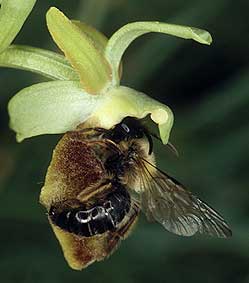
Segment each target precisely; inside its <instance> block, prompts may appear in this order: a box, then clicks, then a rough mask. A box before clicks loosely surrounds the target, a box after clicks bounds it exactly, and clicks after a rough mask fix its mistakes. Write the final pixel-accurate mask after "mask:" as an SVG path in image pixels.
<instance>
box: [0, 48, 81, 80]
mask: <svg viewBox="0 0 249 283" xmlns="http://www.w3.org/2000/svg"><path fill="white" fill-rule="evenodd" d="M0 66H3V67H11V68H16V69H22V70H27V71H31V72H34V73H38V74H41V75H43V76H45V77H48V78H50V79H53V80H79V76H78V74H77V73H76V72H75V70H74V69H73V68H72V66H71V65H70V64H69V62H68V61H67V60H66V59H65V57H63V56H61V55H59V54H57V53H55V52H52V51H48V50H44V49H40V48H35V47H29V46H18V45H11V46H9V47H8V48H7V49H6V50H4V52H2V53H1V54H0Z"/></svg>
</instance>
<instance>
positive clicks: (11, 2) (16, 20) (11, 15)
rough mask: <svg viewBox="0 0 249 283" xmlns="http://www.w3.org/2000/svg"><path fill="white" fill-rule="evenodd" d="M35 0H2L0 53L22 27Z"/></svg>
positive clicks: (0, 10)
mask: <svg viewBox="0 0 249 283" xmlns="http://www.w3.org/2000/svg"><path fill="white" fill-rule="evenodd" d="M35 2H36V0H19V1H16V0H2V1H1V9H0V35H1V38H0V53H1V52H2V51H3V50H4V49H5V48H7V47H8V46H9V45H10V43H11V42H12V40H13V39H14V38H15V37H16V35H17V34H18V32H19V31H20V29H21V28H22V26H23V24H24V22H25V20H26V18H27V17H28V15H29V13H30V12H31V10H32V9H33V7H34V5H35Z"/></svg>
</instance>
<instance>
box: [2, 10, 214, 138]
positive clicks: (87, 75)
mask: <svg viewBox="0 0 249 283" xmlns="http://www.w3.org/2000/svg"><path fill="white" fill-rule="evenodd" d="M47 25H48V29H49V32H50V34H51V35H52V38H53V39H54V41H55V42H56V44H57V45H58V47H59V48H60V49H61V50H62V51H63V53H64V55H65V57H64V56H61V55H59V54H56V53H54V52H51V51H45V50H41V49H37V48H32V47H23V46H11V47H10V48H8V49H7V50H6V51H5V52H4V53H3V54H1V55H0V65H1V64H2V65H7V66H14V67H16V68H22V69H29V70H31V71H33V72H37V73H40V74H43V75H45V76H47V77H49V78H52V79H54V80H55V81H51V82H44V83H39V84H35V85H33V86H30V87H27V88H25V89H23V90H21V91H20V92H19V93H17V94H16V95H15V96H14V97H13V98H12V99H11V100H10V102H9V115H10V126H11V128H12V129H13V130H14V131H15V132H16V133H17V140H18V141H22V140H23V139H25V138H29V137H33V136H37V135H42V134H58V133H65V132H67V131H70V130H73V129H75V128H76V127H77V126H78V125H79V124H81V123H84V122H88V123H91V124H94V125H95V126H98V127H103V128H106V129H109V128H111V127H112V126H113V125H115V124H117V123H119V122H120V121H121V120H122V119H123V118H124V117H127V116H132V117H136V118H139V119H140V118H144V117H145V116H147V115H148V114H150V117H151V119H152V120H153V121H154V122H155V123H156V124H158V127H159V133H160V137H161V140H162V142H163V143H164V144H166V143H167V142H168V139H169V134H170V130H171V128H172V125H173V114H172V111H171V110H170V108H169V107H168V106H166V105H164V104H162V103H160V102H158V101H156V100H154V99H153V98H151V97H149V96H147V95H146V94H143V93H141V92H139V91H137V90H134V89H132V88H129V87H126V86H122V85H120V80H121V71H120V70H121V68H120V65H121V58H122V56H123V54H124V52H125V50H126V48H127V47H128V46H129V45H130V43H131V42H132V41H133V40H135V39H136V38H137V37H139V36H141V35H143V34H146V33H149V32H160V33H165V34H170V35H174V36H178V37H182V38H185V39H193V40H195V41H197V42H200V43H203V44H210V43H211V41H212V39H211V36H210V34H209V33H208V32H207V31H204V30H201V29H197V28H192V27H187V26H178V25H172V24H166V23H160V22H135V23H129V24H127V25H125V26H123V27H122V28H120V29H119V30H118V31H117V32H115V33H114V34H113V35H112V36H111V38H110V39H109V40H108V39H107V38H106V37H105V36H104V35H103V34H102V33H100V32H99V31H97V30H95V29H94V28H92V27H90V26H88V25H86V24H83V23H81V22H77V21H70V20H69V19H68V18H67V17H66V16H65V15H64V14H63V13H62V12H60V11H59V10H58V9H57V8H55V7H52V8H50V9H49V11H48V12H47Z"/></svg>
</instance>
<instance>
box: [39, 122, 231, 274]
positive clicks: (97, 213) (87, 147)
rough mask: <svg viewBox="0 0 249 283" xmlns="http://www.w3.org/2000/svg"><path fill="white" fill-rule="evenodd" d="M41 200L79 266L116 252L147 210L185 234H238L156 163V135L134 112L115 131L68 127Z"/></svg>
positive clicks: (151, 217)
mask: <svg viewBox="0 0 249 283" xmlns="http://www.w3.org/2000/svg"><path fill="white" fill-rule="evenodd" d="M40 201H41V203H42V204H43V205H44V206H45V207H46V208H47V210H48V218H49V221H50V223H51V225H52V228H53V230H54V232H55V234H56V236H57V238H58V240H59V241H60V243H61V245H62V248H63V251H64V255H65V257H66V259H67V261H68V263H69V265H70V266H71V267H72V268H74V269H82V268H84V267H86V266H87V265H89V264H90V263H92V262H94V261H96V260H97V261H99V260H102V259H104V258H106V257H107V256H109V255H110V254H111V253H112V252H113V251H114V250H115V248H116V247H117V245H118V243H119V242H120V240H122V239H124V238H125V237H126V236H128V234H129V233H130V231H131V229H132V227H133V226H134V224H135V222H136V220H137V217H138V214H139V212H140V210H142V211H143V212H144V213H145V215H146V216H147V218H148V219H149V220H150V221H157V222H159V223H160V224H162V225H163V226H164V227H165V228H166V229H167V230H168V231H170V232H173V233H175V234H178V235H183V236H192V235H193V234H195V233H196V232H199V233H201V234H208V235H212V236H217V237H223V238H226V237H229V236H231V234H232V232H231V230H230V228H229V227H228V225H227V223H226V222H225V221H224V219H223V218H222V217H221V216H220V215H219V214H218V213H217V212H216V211H215V210H213V209H212V208H211V207H209V206H208V205H207V204H206V203H204V202H203V201H201V200H200V199H199V198H197V197H196V196H194V195H193V194H192V193H190V192H189V191H188V190H187V189H185V187H184V186H183V185H181V184H180V183H179V182H178V181H176V180H175V179H174V178H172V177H170V176H169V175H168V174H166V173H164V172H163V171H161V170H160V169H158V168H157V167H156V163H155V157H154V154H153V140H152V135H151V134H150V132H149V131H148V130H147V129H146V128H145V127H144V126H143V125H142V124H141V122H140V121H139V120H138V119H135V118H132V117H127V118H125V119H124V120H123V121H121V123H119V124H117V125H115V126H114V127H113V128H112V129H110V130H106V129H103V128H86V127H84V128H83V129H78V130H76V131H73V132H69V133H66V134H65V135H64V137H63V138H62V140H61V141H60V142H59V144H58V145H57V147H56V149H55V151H54V154H53V159H52V162H51V164H50V167H49V170H48V173H47V176H46V181H45V185H44V187H43V189H42V192H41V197H40Z"/></svg>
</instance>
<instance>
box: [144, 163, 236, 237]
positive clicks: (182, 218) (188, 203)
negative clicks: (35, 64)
mask: <svg viewBox="0 0 249 283" xmlns="http://www.w3.org/2000/svg"><path fill="white" fill-rule="evenodd" d="M139 167H140V168H141V174H140V185H141V191H142V193H141V207H142V210H143V211H144V213H145V214H146V216H147V218H148V219H149V220H155V221H157V222H159V223H161V224H162V225H163V226H164V228H165V229H167V230H168V231H170V232H173V233H175V234H178V235H182V236H192V235H194V234H195V233H196V232H199V233H201V234H208V235H211V236H217V237H220V238H227V237H229V236H231V235H232V232H231V230H230V228H229V226H228V225H227V223H226V222H225V220H224V219H223V218H222V216H221V215H220V214H219V213H217V212H216V211H215V210H214V209H212V208H211V207H210V206H208V205H207V204H206V203H205V202H203V201H202V200H200V199H199V198H197V197H196V196H194V195H193V194H191V192H189V191H188V190H186V189H185V188H184V187H183V185H181V184H180V183H179V182H177V181H176V180H175V179H174V178H172V177H170V176H168V175H167V174H166V173H164V172H162V171H161V170H159V169H158V168H156V167H155V166H154V165H152V164H151V163H149V162H148V161H147V160H145V159H143V161H141V164H140V166H139Z"/></svg>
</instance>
